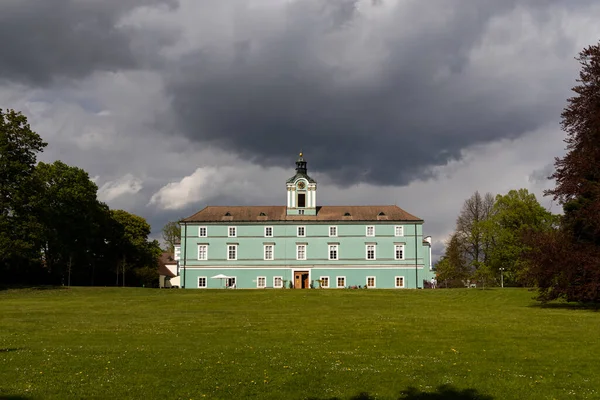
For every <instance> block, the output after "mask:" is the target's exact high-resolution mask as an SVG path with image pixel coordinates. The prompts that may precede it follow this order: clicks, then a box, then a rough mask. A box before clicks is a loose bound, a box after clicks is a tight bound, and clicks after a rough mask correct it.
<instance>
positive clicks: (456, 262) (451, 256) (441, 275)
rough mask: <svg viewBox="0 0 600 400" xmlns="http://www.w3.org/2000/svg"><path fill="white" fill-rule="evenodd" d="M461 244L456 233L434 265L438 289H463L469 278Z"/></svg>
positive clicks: (469, 274) (467, 265)
mask: <svg viewBox="0 0 600 400" xmlns="http://www.w3.org/2000/svg"><path fill="white" fill-rule="evenodd" d="M465 254H466V253H465V250H464V247H463V243H462V241H461V239H460V236H459V235H458V234H457V233H454V234H452V236H450V239H449V240H448V242H447V243H446V251H445V254H444V256H443V257H442V258H441V259H440V261H438V263H437V265H436V277H437V279H438V282H439V285H440V287H464V286H465V283H466V281H467V280H468V279H469V277H470V276H471V271H470V266H469V263H468V261H467V258H466V255H465Z"/></svg>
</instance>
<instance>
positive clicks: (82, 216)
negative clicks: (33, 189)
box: [34, 161, 108, 285]
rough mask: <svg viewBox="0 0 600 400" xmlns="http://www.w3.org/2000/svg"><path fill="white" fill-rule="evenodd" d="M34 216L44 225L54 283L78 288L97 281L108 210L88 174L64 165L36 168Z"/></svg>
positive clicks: (45, 249)
mask: <svg viewBox="0 0 600 400" xmlns="http://www.w3.org/2000/svg"><path fill="white" fill-rule="evenodd" d="M34 181H35V184H36V185H37V187H38V188H39V189H38V193H37V194H36V195H35V197H34V198H35V203H36V206H35V212H36V214H37V215H38V217H39V221H40V223H41V225H42V226H41V236H42V241H43V243H42V251H43V256H44V260H45V267H46V269H47V271H48V273H49V274H50V276H51V282H53V283H62V284H67V285H70V284H71V277H72V275H73V274H72V272H73V270H74V266H77V269H76V271H75V274H74V275H75V276H74V278H76V283H75V282H74V283H75V284H89V283H90V281H91V282H92V283H93V280H94V276H93V275H94V268H93V267H92V266H93V265H94V263H95V262H96V259H97V258H98V257H99V253H100V252H103V251H104V249H103V247H105V246H103V244H104V241H105V239H106V213H107V212H108V207H107V206H106V205H105V204H103V203H101V202H99V201H98V199H97V197H96V194H97V191H98V187H97V186H96V184H95V183H94V182H92V181H90V179H89V176H88V174H87V172H85V171H84V170H82V169H80V168H77V167H71V166H69V165H66V164H65V163H63V162H61V161H56V162H54V163H52V164H46V163H43V162H41V163H39V164H38V165H37V167H36V168H35V173H34Z"/></svg>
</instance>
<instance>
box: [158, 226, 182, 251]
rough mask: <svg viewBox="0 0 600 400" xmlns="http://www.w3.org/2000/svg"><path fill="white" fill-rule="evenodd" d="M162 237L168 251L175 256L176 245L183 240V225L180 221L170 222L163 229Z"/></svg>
mask: <svg viewBox="0 0 600 400" xmlns="http://www.w3.org/2000/svg"><path fill="white" fill-rule="evenodd" d="M162 237H163V241H164V242H165V245H166V250H167V252H168V253H170V254H174V252H175V245H176V244H177V243H179V241H180V238H181V224H180V223H179V222H178V221H169V222H167V223H166V224H165V226H164V227H163V228H162Z"/></svg>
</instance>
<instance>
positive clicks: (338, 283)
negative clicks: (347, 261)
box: [336, 276, 346, 288]
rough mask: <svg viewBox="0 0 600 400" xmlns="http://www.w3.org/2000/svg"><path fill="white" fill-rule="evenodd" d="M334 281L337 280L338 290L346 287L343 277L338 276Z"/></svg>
mask: <svg viewBox="0 0 600 400" xmlns="http://www.w3.org/2000/svg"><path fill="white" fill-rule="evenodd" d="M336 280H337V287H339V288H343V287H346V277H345V276H338V277H337V278H336Z"/></svg>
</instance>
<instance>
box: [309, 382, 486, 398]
mask: <svg viewBox="0 0 600 400" xmlns="http://www.w3.org/2000/svg"><path fill="white" fill-rule="evenodd" d="M376 398H377V397H376V396H372V395H370V394H369V393H367V392H362V393H359V394H357V395H355V396H352V397H348V398H347V399H348V400H375V399H376ZM308 400H342V398H341V397H328V398H318V397H309V398H308ZM398 400H493V397H492V396H488V395H485V394H481V393H479V392H478V391H477V390H476V389H464V390H459V389H456V388H454V387H453V386H451V385H442V386H438V388H437V390H436V391H435V392H423V391H421V390H419V389H417V388H413V387H409V388H408V389H406V390H403V391H402V392H401V393H400V397H398Z"/></svg>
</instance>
